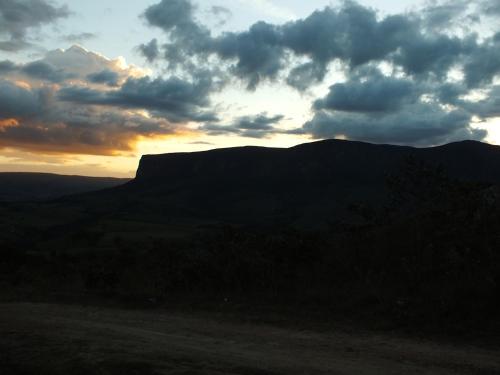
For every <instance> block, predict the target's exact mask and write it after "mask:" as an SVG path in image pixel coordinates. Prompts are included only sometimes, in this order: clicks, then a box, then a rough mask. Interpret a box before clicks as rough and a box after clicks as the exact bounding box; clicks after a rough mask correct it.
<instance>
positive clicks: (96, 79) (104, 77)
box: [87, 69, 120, 86]
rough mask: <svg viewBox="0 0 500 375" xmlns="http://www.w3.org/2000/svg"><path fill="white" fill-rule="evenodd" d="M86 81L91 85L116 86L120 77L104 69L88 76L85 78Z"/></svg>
mask: <svg viewBox="0 0 500 375" xmlns="http://www.w3.org/2000/svg"><path fill="white" fill-rule="evenodd" d="M87 79H88V80H89V82H92V83H101V84H105V85H108V86H118V81H119V79H120V75H119V74H118V73H117V72H114V71H112V70H109V69H105V70H102V71H100V72H97V73H92V74H89V75H88V76H87Z"/></svg>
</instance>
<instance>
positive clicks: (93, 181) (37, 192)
mask: <svg viewBox="0 0 500 375" xmlns="http://www.w3.org/2000/svg"><path fill="white" fill-rule="evenodd" d="M129 180H130V179H123V178H110V177H83V176H64V175H57V174H50V173H11V172H8V173H0V201H3V202H14V201H43V200H48V199H55V198H60V197H63V196H65V195H70V194H79V193H84V192H89V191H96V190H102V189H107V188H111V187H115V186H118V185H122V184H124V183H126V182H128V181H129Z"/></svg>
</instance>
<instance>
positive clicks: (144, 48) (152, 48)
mask: <svg viewBox="0 0 500 375" xmlns="http://www.w3.org/2000/svg"><path fill="white" fill-rule="evenodd" d="M138 48H139V52H141V54H142V55H143V56H144V57H145V58H146V59H147V60H148V61H149V62H150V63H152V62H154V61H155V60H156V59H158V57H159V56H160V49H159V48H158V40H156V39H152V40H151V41H150V42H149V43H147V44H141V45H140V46H139V47H138Z"/></svg>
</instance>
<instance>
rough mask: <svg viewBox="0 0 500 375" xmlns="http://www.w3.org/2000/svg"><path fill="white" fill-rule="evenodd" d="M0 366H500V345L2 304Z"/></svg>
mask: <svg viewBox="0 0 500 375" xmlns="http://www.w3.org/2000/svg"><path fill="white" fill-rule="evenodd" d="M0 373H1V374H2V375H4V374H5V375H10V374H25V375H27V374H37V375H45V374H47V375H48V374H51V375H59V374H61V375H62V374H65V375H72V374H82V375H83V374H103V375H108V374H110V375H111V374H112V375H115V374H116V375H118V374H120V375H128V374H137V375H152V374H191V375H192V374H209V375H210V374H242V375H257V374H286V375H295V374H356V375H363V374H381V375H391V374H398V375H399V374H429V375H430V374H440V375H446V374H481V375H486V374H500V348H499V349H493V348H491V347H490V348H488V349H485V348H478V347H473V346H463V345H462V346H455V345H443V344H436V343H432V342H424V341H415V340H409V339H402V338H398V337H393V336H391V335H380V334H369V333H356V334H354V333H346V332H338V333H335V332H333V333H332V332H328V333H320V332H312V331H303V330H302V331H301V330H293V329H290V328H286V329H285V328H277V327H274V326H270V325H265V324H256V323H248V324H244V323H241V324H240V323H234V322H225V321H223V320H221V319H216V320H214V319H211V318H207V317H186V316H182V315H180V314H177V313H169V312H160V311H130V310H115V309H104V308H96V307H76V306H64V305H46V304H19V303H17V304H13V303H9V304H0Z"/></svg>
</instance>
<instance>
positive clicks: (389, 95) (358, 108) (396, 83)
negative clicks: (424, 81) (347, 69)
mask: <svg viewBox="0 0 500 375" xmlns="http://www.w3.org/2000/svg"><path fill="white" fill-rule="evenodd" d="M421 94H422V92H421V91H420V89H419V88H418V87H417V86H416V85H415V84H414V83H413V82H412V81H411V80H409V79H397V78H392V77H384V76H382V75H381V74H377V75H376V76H374V77H372V78H371V79H369V80H366V81H360V80H352V81H348V82H346V83H337V84H335V85H333V86H331V87H330V92H329V93H328V95H327V96H326V97H325V98H323V99H319V100H317V101H316V102H315V103H314V109H316V110H321V109H329V110H337V111H345V112H389V111H396V110H399V109H401V108H402V107H403V106H404V105H405V104H407V103H414V102H416V101H417V100H418V98H419V96H420V95H421Z"/></svg>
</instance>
